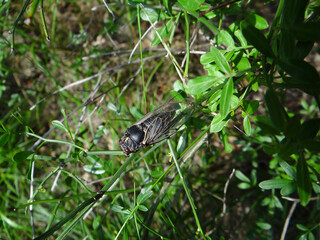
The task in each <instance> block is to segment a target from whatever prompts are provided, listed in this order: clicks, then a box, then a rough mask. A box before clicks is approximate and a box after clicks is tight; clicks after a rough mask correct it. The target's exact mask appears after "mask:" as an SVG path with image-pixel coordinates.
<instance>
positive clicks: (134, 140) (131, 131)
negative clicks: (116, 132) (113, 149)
mask: <svg viewBox="0 0 320 240" xmlns="http://www.w3.org/2000/svg"><path fill="white" fill-rule="evenodd" d="M143 138H144V132H143V131H142V130H141V129H139V127H137V126H136V125H133V126H132V127H129V128H128V129H127V131H126V132H125V134H124V136H123V137H122V138H121V139H120V140H119V144H120V147H121V149H122V151H123V152H124V153H125V155H126V156H128V155H129V154H130V153H133V152H136V151H138V150H139V149H140V148H142V147H143V144H142V141H143Z"/></svg>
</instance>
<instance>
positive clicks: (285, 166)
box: [279, 159, 297, 180]
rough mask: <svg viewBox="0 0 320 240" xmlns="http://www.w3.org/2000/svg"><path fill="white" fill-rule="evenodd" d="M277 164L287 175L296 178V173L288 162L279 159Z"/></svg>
mask: <svg viewBox="0 0 320 240" xmlns="http://www.w3.org/2000/svg"><path fill="white" fill-rule="evenodd" d="M279 164H280V166H281V167H282V169H283V170H284V171H285V172H286V174H288V176H290V177H292V178H293V179H294V180H296V179H297V173H296V171H295V170H294V169H293V167H291V166H290V164H289V163H287V162H286V161H283V160H281V159H280V161H279Z"/></svg>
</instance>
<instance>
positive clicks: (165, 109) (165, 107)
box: [135, 102, 179, 125]
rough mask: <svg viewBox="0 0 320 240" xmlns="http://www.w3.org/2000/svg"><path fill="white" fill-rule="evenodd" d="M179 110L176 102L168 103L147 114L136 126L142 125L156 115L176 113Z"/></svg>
mask: <svg viewBox="0 0 320 240" xmlns="http://www.w3.org/2000/svg"><path fill="white" fill-rule="evenodd" d="M177 108H179V105H178V104H177V103H176V102H166V103H164V104H162V105H161V106H159V107H157V108H156V109H154V110H153V111H151V112H149V113H147V114H146V115H145V116H144V117H143V118H141V119H140V120H139V121H137V122H136V123H135V124H136V125H138V124H141V123H143V122H145V121H147V120H148V119H149V118H151V117H153V116H154V115H156V114H161V113H166V112H172V111H175V110H176V109H177Z"/></svg>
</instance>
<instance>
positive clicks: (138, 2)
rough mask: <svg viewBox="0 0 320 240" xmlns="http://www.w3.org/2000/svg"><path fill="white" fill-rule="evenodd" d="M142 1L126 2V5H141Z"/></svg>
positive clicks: (132, 0) (129, 0) (130, 0)
mask: <svg viewBox="0 0 320 240" xmlns="http://www.w3.org/2000/svg"><path fill="white" fill-rule="evenodd" d="M143 2H144V0H128V3H129V4H130V5H137V4H140V3H143Z"/></svg>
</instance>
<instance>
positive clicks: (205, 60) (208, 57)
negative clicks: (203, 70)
mask: <svg viewBox="0 0 320 240" xmlns="http://www.w3.org/2000/svg"><path fill="white" fill-rule="evenodd" d="M213 61H214V57H213V55H212V53H211V52H208V53H206V54H203V55H201V57H200V63H201V64H202V65H206V64H209V63H212V62H213Z"/></svg>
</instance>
